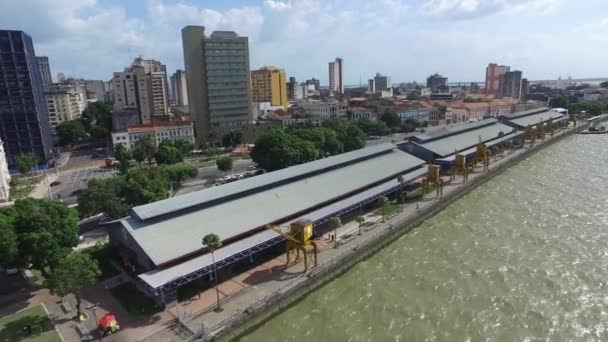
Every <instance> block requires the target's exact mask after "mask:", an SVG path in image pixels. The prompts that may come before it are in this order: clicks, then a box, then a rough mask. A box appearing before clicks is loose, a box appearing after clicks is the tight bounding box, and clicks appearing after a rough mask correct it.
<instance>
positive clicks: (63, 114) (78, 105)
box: [44, 83, 85, 129]
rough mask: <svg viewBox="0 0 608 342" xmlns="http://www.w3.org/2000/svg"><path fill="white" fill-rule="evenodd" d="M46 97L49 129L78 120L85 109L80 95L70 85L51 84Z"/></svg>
mask: <svg viewBox="0 0 608 342" xmlns="http://www.w3.org/2000/svg"><path fill="white" fill-rule="evenodd" d="M48 88H49V89H48V91H46V92H45V93H44V94H45V96H46V106H47V108H48V111H49V122H50V124H51V128H52V129H55V128H56V127H57V125H59V124H60V123H62V122H64V121H69V120H74V119H78V118H79V117H81V116H82V111H83V110H84V108H85V105H84V103H83V102H82V97H81V95H80V93H79V92H78V91H77V90H76V89H75V87H74V86H73V85H71V84H67V83H51V84H49V87H48Z"/></svg>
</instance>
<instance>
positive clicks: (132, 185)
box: [122, 167, 169, 207]
mask: <svg viewBox="0 0 608 342" xmlns="http://www.w3.org/2000/svg"><path fill="white" fill-rule="evenodd" d="M122 195H123V196H124V199H125V203H127V204H128V205H129V206H131V207H134V206H137V205H142V204H148V203H151V202H156V201H160V200H162V199H165V198H167V197H169V179H168V178H167V175H166V174H165V173H164V172H163V170H162V169H161V168H158V167H139V168H136V169H131V170H129V173H127V175H126V176H125V184H124V189H123V193H122Z"/></svg>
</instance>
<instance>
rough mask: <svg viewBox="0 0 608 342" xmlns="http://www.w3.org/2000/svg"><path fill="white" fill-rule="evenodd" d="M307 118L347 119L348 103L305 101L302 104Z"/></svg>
mask: <svg viewBox="0 0 608 342" xmlns="http://www.w3.org/2000/svg"><path fill="white" fill-rule="evenodd" d="M300 106H302V109H304V115H305V116H306V118H310V119H315V120H332V119H346V118H347V117H348V103H347V102H342V101H329V102H325V101H304V102H302V103H301V104H300Z"/></svg>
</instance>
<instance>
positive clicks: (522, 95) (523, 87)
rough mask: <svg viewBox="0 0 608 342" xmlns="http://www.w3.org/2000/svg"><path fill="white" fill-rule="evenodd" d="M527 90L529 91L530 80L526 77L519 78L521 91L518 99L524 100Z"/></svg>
mask: <svg viewBox="0 0 608 342" xmlns="http://www.w3.org/2000/svg"><path fill="white" fill-rule="evenodd" d="M529 91H530V82H528V79H527V78H522V79H521V92H520V96H519V99H520V100H521V101H526V98H527V97H528V92H529Z"/></svg>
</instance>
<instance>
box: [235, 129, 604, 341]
mask: <svg viewBox="0 0 608 342" xmlns="http://www.w3.org/2000/svg"><path fill="white" fill-rule="evenodd" d="M607 284H608V136H607V135H596V136H581V135H578V136H573V137H570V138H567V139H566V140H564V141H562V142H560V143H558V144H557V145H554V146H551V147H549V148H547V149H545V150H543V151H541V152H539V153H537V154H535V155H534V156H532V157H529V158H528V159H527V160H525V161H523V162H521V163H520V164H518V165H517V166H514V167H512V168H511V169H509V170H507V171H506V172H505V173H503V174H502V175H499V176H497V177H496V178H494V179H493V180H492V181H490V182H488V183H486V184H485V185H483V186H481V187H480V188H478V189H476V190H475V191H473V192H471V193H470V194H469V195H467V196H466V197H464V198H462V199H461V200H459V201H457V202H455V203H454V204H452V205H451V206H450V207H449V208H447V209H446V210H445V211H443V212H442V213H441V214H439V215H437V216H436V217H434V218H432V219H430V220H428V221H427V222H426V223H424V224H423V225H422V226H420V227H419V228H418V229H416V230H415V231H413V232H412V233H410V234H408V235H405V236H403V237H402V238H400V239H399V240H398V241H396V242H395V243H393V244H392V245H390V246H389V247H387V248H385V249H384V250H382V251H381V252H380V253H378V254H376V255H375V256H373V257H372V258H370V259H368V260H366V261H365V262H363V263H361V264H358V265H357V266H355V267H354V268H353V269H352V270H350V271H349V272H347V273H346V274H344V275H343V276H341V277H340V278H338V279H336V280H334V281H332V282H331V283H329V284H327V285H326V286H324V287H323V288H321V289H319V290H318V291H316V292H314V293H312V294H311V295H310V296H308V297H307V298H306V299H305V300H304V301H302V302H300V303H299V304H297V305H295V306H294V307H292V308H290V309H288V310H287V311H285V312H284V313H282V314H280V315H279V316H277V317H275V318H274V319H272V320H271V321H269V322H267V323H266V324H265V325H263V326H262V327H260V328H259V329H258V330H256V331H254V332H253V333H252V334H251V335H249V336H247V337H246V338H244V339H243V341H315V342H317V341H483V340H486V341H524V340H526V341H532V340H534V341H536V340H551V341H566V340H583V341H587V340H608V332H607V331H606V329H607V327H608V285H607Z"/></svg>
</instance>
